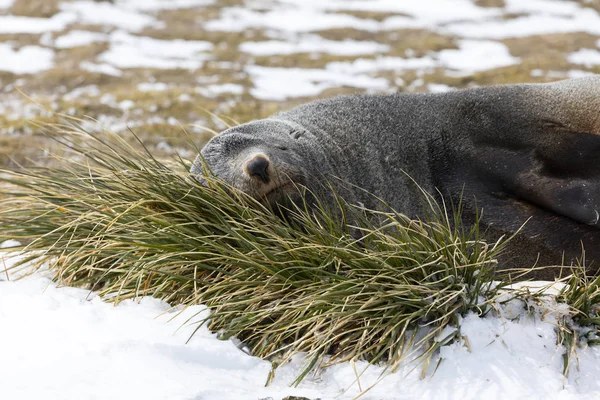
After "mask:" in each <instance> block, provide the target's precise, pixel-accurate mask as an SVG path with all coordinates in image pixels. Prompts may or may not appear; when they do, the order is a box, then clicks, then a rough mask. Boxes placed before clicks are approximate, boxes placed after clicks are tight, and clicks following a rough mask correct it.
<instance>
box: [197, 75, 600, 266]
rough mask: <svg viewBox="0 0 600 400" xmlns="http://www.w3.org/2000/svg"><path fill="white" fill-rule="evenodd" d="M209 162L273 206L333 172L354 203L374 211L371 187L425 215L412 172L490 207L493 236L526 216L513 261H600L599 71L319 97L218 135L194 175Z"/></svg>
mask: <svg viewBox="0 0 600 400" xmlns="http://www.w3.org/2000/svg"><path fill="white" fill-rule="evenodd" d="M202 159H204V160H205V162H206V164H207V165H208V167H209V168H210V169H211V170H212V172H213V173H214V174H215V175H216V176H217V177H219V178H222V179H224V180H225V181H226V182H228V183H229V184H231V185H233V186H234V187H236V188H238V189H240V190H242V191H244V192H246V193H248V194H250V195H251V196H253V197H255V198H257V199H266V200H267V201H269V202H270V203H272V204H273V203H278V202H279V201H281V200H282V199H283V198H284V197H285V196H283V194H289V195H291V196H292V197H293V196H298V193H297V185H300V186H306V187H307V188H309V189H310V190H311V191H312V192H314V193H316V194H317V195H319V196H323V197H325V198H327V188H324V187H323V186H324V185H322V183H323V182H324V181H325V180H326V179H329V181H330V182H335V180H330V178H331V177H337V178H339V179H340V180H341V181H343V182H347V183H350V184H351V185H352V186H351V187H348V186H346V185H344V188H343V189H341V190H340V193H341V194H342V196H343V197H345V198H346V200H348V201H350V202H356V203H359V202H360V203H362V204H364V205H365V207H367V208H374V207H375V208H376V207H377V203H376V202H375V201H374V199H373V197H372V196H370V195H368V194H367V192H368V193H372V194H373V195H375V196H376V197H379V198H380V199H383V200H384V201H385V202H387V203H388V204H389V205H390V206H392V207H393V208H394V209H395V210H397V211H399V212H402V213H404V214H406V215H408V216H410V217H417V218H418V217H420V216H422V215H423V212H424V210H423V209H422V202H421V201H419V200H417V199H419V198H420V196H422V194H420V189H419V188H418V187H417V185H415V184H414V182H412V181H411V179H412V180H414V181H415V182H416V183H418V184H419V185H420V186H421V187H422V188H423V189H424V190H426V191H427V192H429V193H435V194H437V195H438V196H441V197H442V198H443V199H444V201H446V202H447V204H449V203H450V202H454V204H456V202H457V201H458V200H459V198H461V197H462V199H463V200H462V201H463V204H464V206H465V210H464V212H463V219H465V220H466V221H467V222H468V221H469V220H471V221H472V220H474V218H475V214H476V212H477V210H478V209H482V210H483V218H482V220H481V223H482V224H483V226H484V228H485V229H487V235H488V240H489V238H491V239H492V240H495V239H496V238H498V237H500V236H502V235H512V234H513V233H515V232H516V231H517V230H518V229H519V228H520V227H521V226H522V225H523V224H524V223H525V222H526V221H527V223H526V224H525V227H524V228H523V230H522V231H520V232H519V234H518V235H517V236H516V237H515V238H514V239H513V241H512V242H510V243H509V247H508V249H507V251H506V253H505V254H504V256H503V258H501V260H500V262H501V263H502V264H503V265H505V266H508V267H513V266H519V267H523V266H531V265H533V264H534V263H535V262H536V261H537V264H538V265H557V264H562V263H563V262H565V263H571V262H574V261H575V259H576V258H578V257H581V254H582V248H584V249H585V254H586V262H587V265H589V266H590V267H591V266H592V265H593V267H592V268H593V269H594V270H597V269H598V265H600V214H599V213H600V76H591V77H586V78H581V79H572V80H565V81H560V82H554V83H545V84H518V85H501V86H489V87H482V88H475V89H466V90H460V91H453V92H447V93H422V94H403V93H397V94H385V95H383V94H382V95H355V96H342V97H335V98H331V99H326V100H318V101H313V102H310V103H308V104H305V105H302V106H299V107H296V108H293V109H291V110H289V111H285V112H281V113H279V114H276V115H274V116H272V117H269V118H266V119H263V120H257V121H253V122H249V123H246V124H243V125H239V126H236V127H234V128H231V129H228V130H226V131H224V132H223V133H221V134H219V135H217V136H215V137H214V138H212V139H211V140H210V141H209V142H208V143H207V144H206V146H205V147H204V148H203V149H202V150H201V154H200V155H199V156H198V158H197V159H196V161H195V162H194V165H193V166H192V169H191V172H192V173H193V174H201V173H202V166H201V164H202ZM404 172H406V173H404ZM409 176H410V178H409ZM353 188H354V189H353ZM359 188H361V189H364V191H363V190H361V189H359ZM421 198H422V197H421ZM542 278H543V277H542Z"/></svg>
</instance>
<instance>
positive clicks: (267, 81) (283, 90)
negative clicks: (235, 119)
mask: <svg viewBox="0 0 600 400" xmlns="http://www.w3.org/2000/svg"><path fill="white" fill-rule="evenodd" d="M245 70H246V72H247V73H248V74H250V76H251V77H252V80H253V83H254V88H252V89H250V94H251V95H252V96H254V97H256V98H257V99H260V100H283V99H286V98H288V97H303V96H315V95H317V94H319V93H321V92H322V91H323V90H326V89H329V88H333V87H340V86H348V87H355V88H361V89H372V90H385V89H387V88H388V81H387V79H384V78H374V77H370V76H368V75H364V74H357V75H352V74H341V73H339V71H336V70H335V69H314V68H274V67H261V66H257V65H249V66H247V67H246V68H245Z"/></svg>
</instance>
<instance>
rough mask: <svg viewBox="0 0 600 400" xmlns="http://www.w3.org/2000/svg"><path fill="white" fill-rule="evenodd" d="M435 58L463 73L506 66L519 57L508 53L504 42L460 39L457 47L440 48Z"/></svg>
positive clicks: (515, 61)
mask: <svg viewBox="0 0 600 400" xmlns="http://www.w3.org/2000/svg"><path fill="white" fill-rule="evenodd" d="M437 58H438V60H439V61H440V63H441V64H442V65H443V66H445V67H447V68H451V69H455V70H459V71H461V72H464V73H472V72H477V71H485V70H488V69H493V68H499V67H506V66H508V65H513V64H517V63H518V62H519V58H517V57H513V56H511V55H510V52H509V51H508V47H506V45H505V44H504V43H499V42H492V41H488V40H484V41H480V40H461V41H460V42H459V49H446V50H442V51H440V52H439V53H438V54H437Z"/></svg>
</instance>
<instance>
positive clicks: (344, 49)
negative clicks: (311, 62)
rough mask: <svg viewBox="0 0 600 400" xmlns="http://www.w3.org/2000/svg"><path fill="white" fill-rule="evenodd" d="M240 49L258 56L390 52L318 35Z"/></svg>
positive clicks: (376, 45) (381, 47) (384, 47)
mask: <svg viewBox="0 0 600 400" xmlns="http://www.w3.org/2000/svg"><path fill="white" fill-rule="evenodd" d="M239 49H240V50H241V51H243V52H245V53H250V54H253V55H257V56H270V55H276V54H294V53H316V52H319V53H327V54H332V55H339V56H355V55H361V54H372V53H379V52H385V51H388V50H389V46H387V45H384V44H380V43H377V42H367V41H356V40H343V41H339V40H327V39H323V38H322V37H320V36H316V35H305V36H302V37H300V38H299V39H298V40H294V41H282V40H269V41H265V42H245V43H241V44H240V46H239Z"/></svg>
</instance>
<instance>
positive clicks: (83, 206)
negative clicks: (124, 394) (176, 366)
mask: <svg viewBox="0 0 600 400" xmlns="http://www.w3.org/2000/svg"><path fill="white" fill-rule="evenodd" d="M80 122H81V121H77V120H74V119H71V122H70V123H69V124H65V125H54V126H52V127H50V128H47V129H50V130H52V131H53V132H52V133H53V135H52V136H53V137H54V138H59V139H57V140H59V141H60V142H61V143H62V145H63V146H66V147H67V148H68V149H69V151H70V152H71V153H72V154H75V157H72V158H70V159H69V160H66V159H65V160H62V163H61V167H59V168H53V169H48V168H43V167H39V168H35V167H33V168H28V169H26V170H21V171H19V172H15V171H2V173H1V174H0V181H2V182H3V183H5V184H8V185H9V186H10V189H9V194H10V196H8V197H7V198H5V199H4V200H2V201H1V202H0V226H1V228H0V240H3V239H16V240H20V241H21V242H22V243H25V245H24V246H23V247H22V248H21V249H22V250H24V251H26V252H30V253H31V254H34V256H32V258H35V262H36V263H37V265H42V264H46V265H50V268H52V269H54V270H55V271H56V279H57V280H58V281H59V282H60V283H62V284H66V285H75V286H82V287H86V288H89V289H92V290H95V291H98V292H99V293H100V294H101V295H103V296H104V297H105V298H107V299H111V300H113V301H115V302H119V301H122V300H124V299H129V298H138V297H140V296H155V297H158V298H161V299H164V300H166V301H168V302H170V303H171V304H172V305H180V304H181V305H193V304H199V303H203V304H206V305H207V306H208V307H210V309H211V311H212V312H211V315H210V318H209V319H207V320H204V321H201V322H203V323H207V324H208V326H209V328H210V329H212V330H213V331H216V332H219V335H220V337H222V338H223V339H226V338H230V337H234V336H235V337H237V338H239V339H240V340H241V341H242V342H244V343H245V344H246V345H247V346H248V347H249V348H250V349H251V351H252V353H253V354H254V355H257V356H260V357H263V358H267V359H271V360H272V361H273V362H274V365H279V364H280V363H283V362H285V361H286V360H288V359H289V358H290V357H291V356H293V355H294V354H297V353H304V354H305V356H306V359H307V360H308V361H307V364H306V368H305V369H304V370H303V371H302V373H301V374H300V376H299V377H298V379H297V381H296V383H297V382H300V380H301V379H302V378H303V377H304V376H305V375H306V374H307V373H308V372H309V371H310V370H311V369H312V368H313V367H315V366H321V367H322V366H327V365H330V364H332V363H336V362H341V361H348V360H352V361H354V360H362V359H366V360H369V361H371V362H385V363H387V364H388V365H389V367H390V369H391V370H393V369H394V368H396V367H397V366H399V365H400V363H402V362H404V361H411V360H412V361H414V360H416V361H418V362H421V363H422V365H423V366H427V365H428V364H429V361H430V360H431V357H432V355H433V354H434V352H435V351H436V350H437V349H438V348H439V347H440V346H442V345H444V344H447V343H449V342H451V341H452V340H454V339H455V338H458V337H459V336H460V333H459V331H458V330H457V329H454V330H452V329H450V330H445V328H446V327H448V326H453V327H456V328H458V323H457V321H458V316H459V315H461V314H465V313H467V312H476V313H478V314H480V315H481V314H485V313H486V312H488V311H489V310H490V306H489V299H492V298H493V297H494V296H495V294H496V292H497V291H498V290H499V289H500V288H502V287H503V284H502V283H500V284H492V281H494V279H497V275H496V256H497V253H498V251H500V250H501V247H502V245H501V244H499V243H495V244H491V245H490V244H487V243H485V242H484V241H483V240H482V238H481V237H480V233H479V230H478V229H477V226H475V227H473V228H471V227H464V226H462V225H461V223H460V216H459V215H458V213H456V216H455V217H454V218H453V219H451V218H450V217H449V216H448V215H449V213H448V212H446V210H445V208H444V207H443V205H442V206H441V207H440V206H437V205H436V204H435V203H434V202H433V201H432V200H431V198H430V197H429V198H428V201H429V202H430V204H431V216H430V219H429V220H428V221H418V220H411V219H409V218H407V217H406V216H404V215H402V214H399V213H396V212H393V211H392V210H390V211H388V212H366V211H365V210H359V209H357V208H356V207H353V206H351V205H349V204H346V203H344V202H343V200H342V199H339V198H338V199H337V200H338V201H337V204H338V205H337V206H336V207H339V210H333V212H332V210H329V209H328V207H326V206H325V205H320V206H319V207H317V208H316V209H308V208H307V207H297V208H295V209H293V210H292V213H293V215H294V218H293V221H294V222H293V223H288V222H285V221H283V220H281V219H279V218H277V217H276V216H275V215H274V213H273V212H271V210H269V209H267V208H265V207H264V206H263V205H261V204H260V203H259V202H257V201H255V200H253V199H251V198H248V197H247V196H245V195H244V194H241V193H238V192H235V191H234V190H232V189H231V188H228V187H227V186H226V185H224V184H222V183H220V182H217V181H215V180H214V179H211V178H209V179H208V186H203V185H202V184H200V183H199V182H198V181H196V180H195V179H193V177H191V176H190V174H189V172H188V167H189V161H186V160H183V159H178V160H170V161H160V160H158V159H156V158H154V157H153V156H152V155H151V154H150V153H149V152H147V151H143V150H142V151H138V150H135V149H134V148H133V147H132V146H131V145H129V144H127V141H126V140H124V139H122V138H119V137H117V136H114V137H112V139H110V140H105V139H100V138H98V137H94V136H92V135H89V134H87V133H86V132H85V130H84V129H83V127H82V124H81V123H80ZM103 137H104V136H103ZM85 141H87V144H77V143H84V142H85ZM349 216H350V217H351V218H349ZM374 216H375V218H374ZM344 218H345V219H344ZM344 220H345V221H353V222H352V223H351V224H350V223H347V224H344V223H343V221H344ZM12 250H15V249H14V248H13V249H12ZM27 261H28V262H29V261H32V260H31V259H30V260H27ZM444 332H451V333H444Z"/></svg>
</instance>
